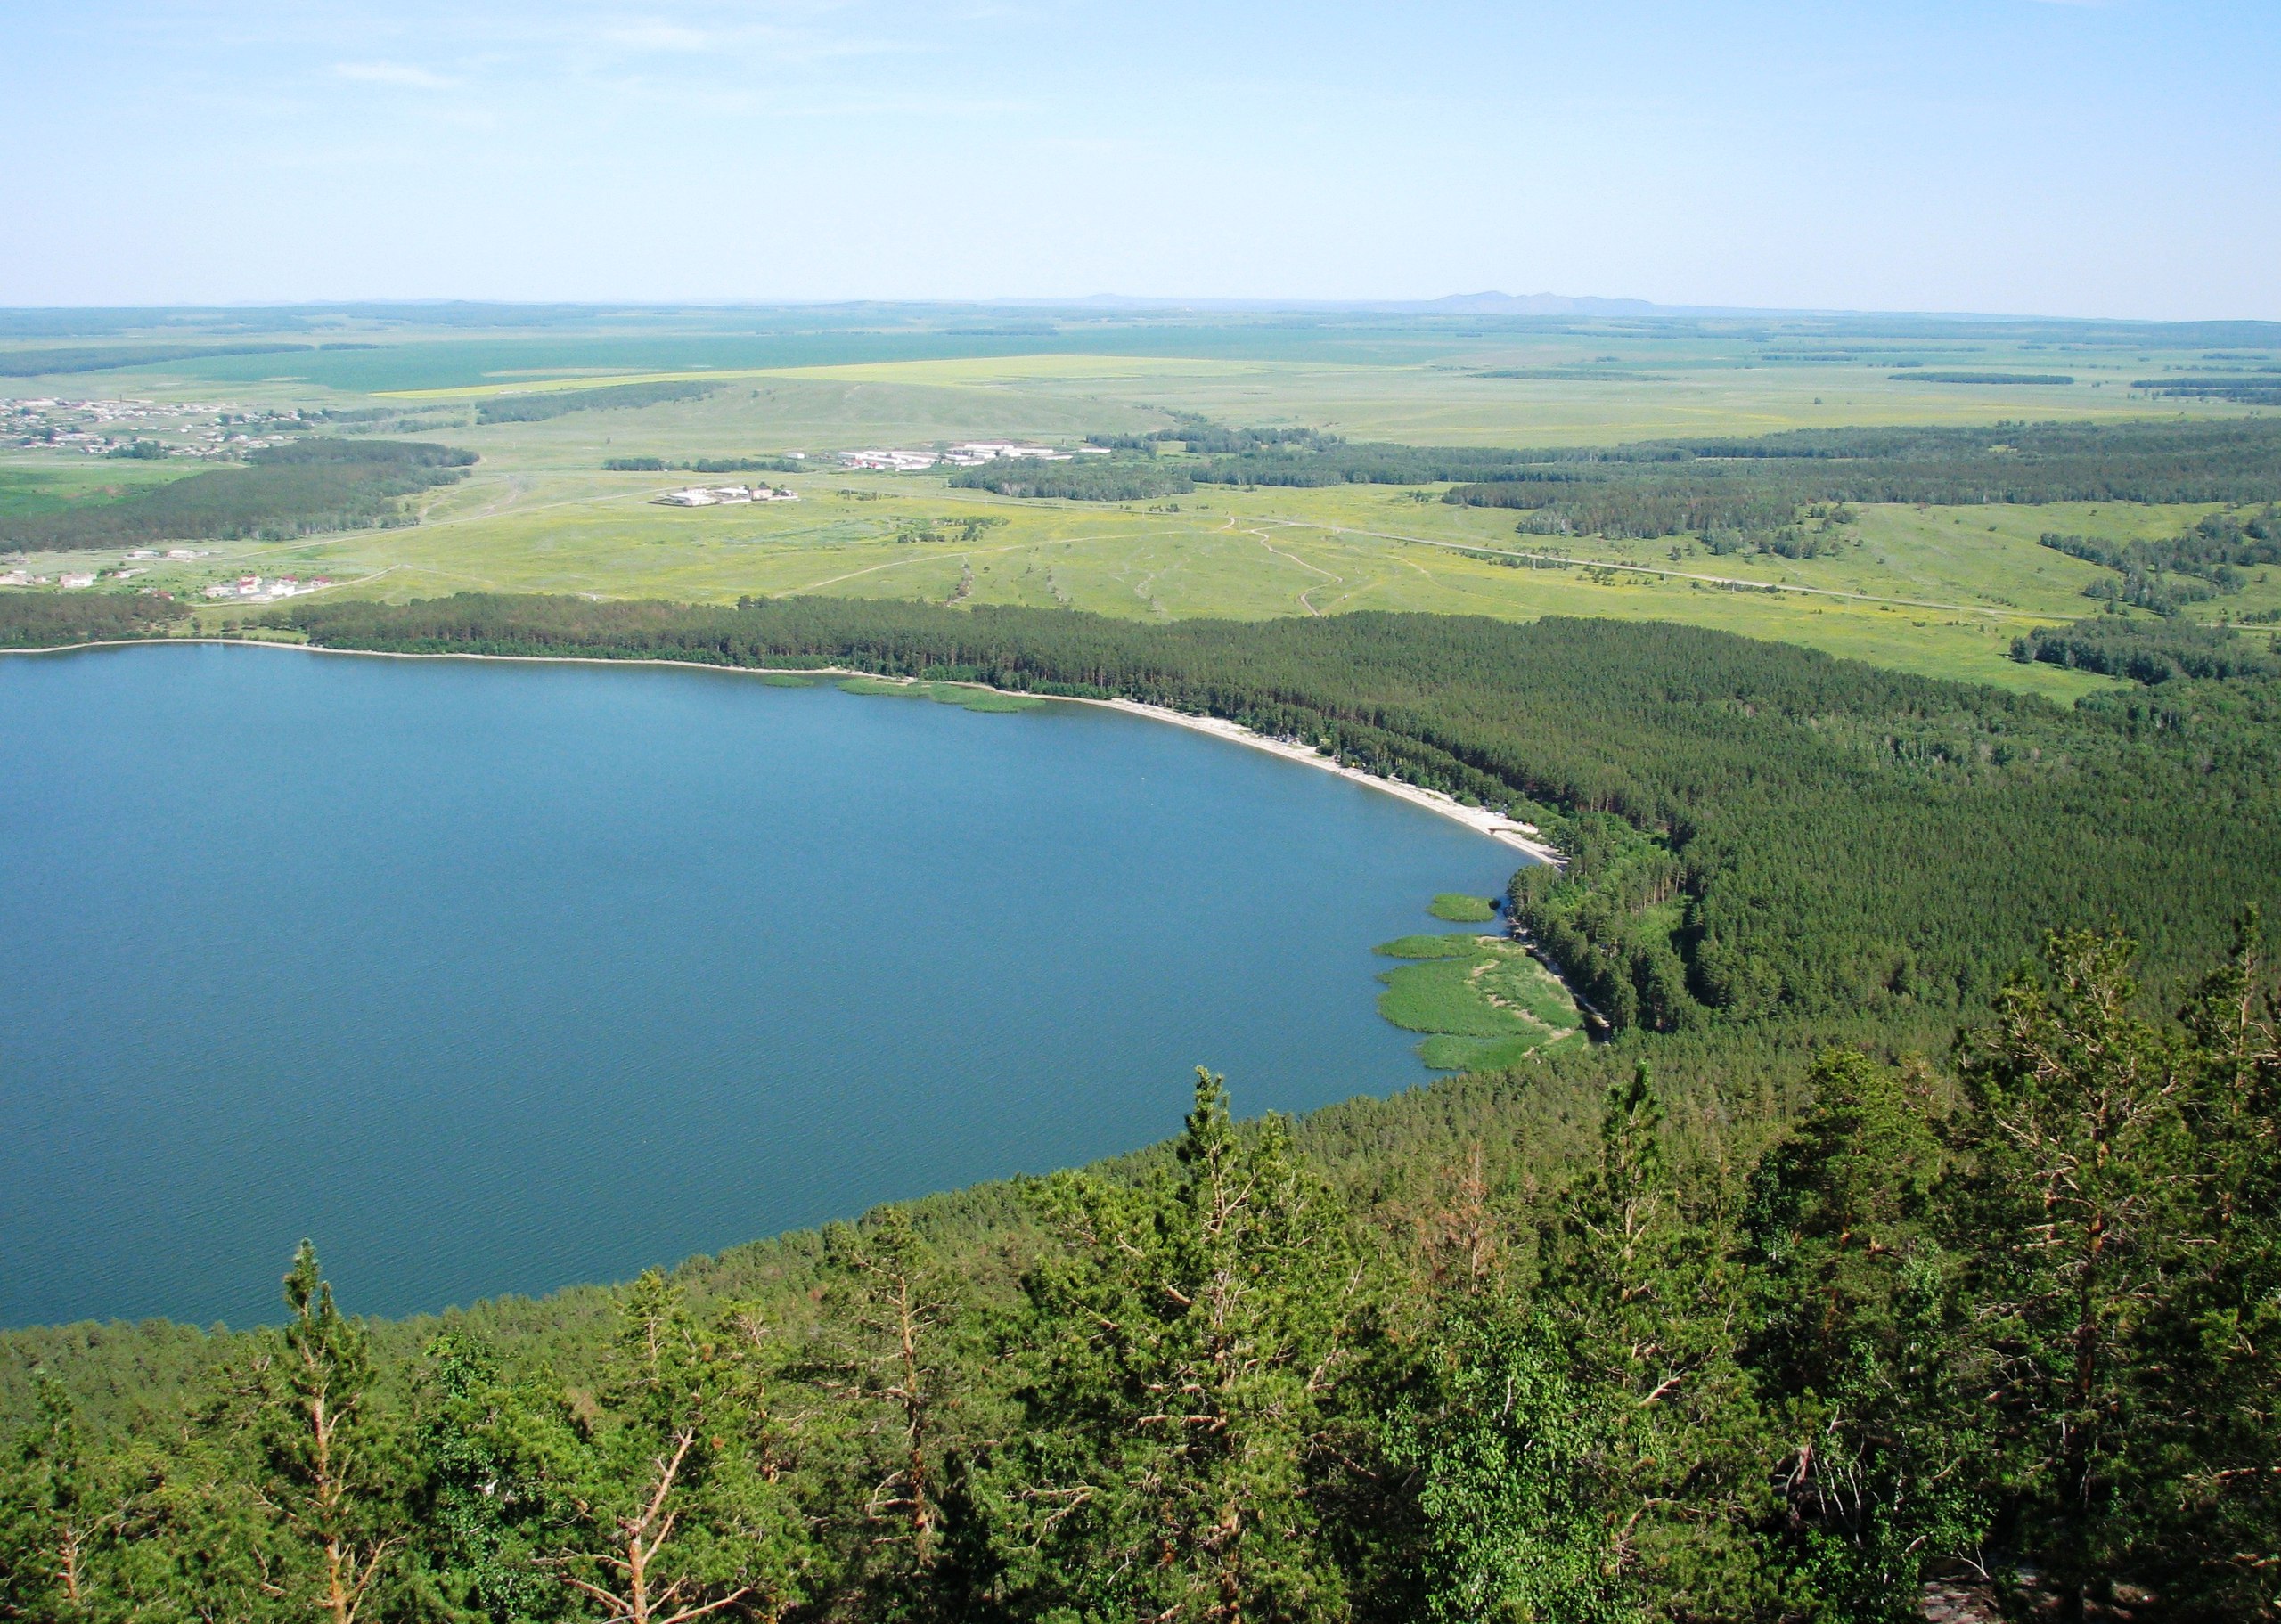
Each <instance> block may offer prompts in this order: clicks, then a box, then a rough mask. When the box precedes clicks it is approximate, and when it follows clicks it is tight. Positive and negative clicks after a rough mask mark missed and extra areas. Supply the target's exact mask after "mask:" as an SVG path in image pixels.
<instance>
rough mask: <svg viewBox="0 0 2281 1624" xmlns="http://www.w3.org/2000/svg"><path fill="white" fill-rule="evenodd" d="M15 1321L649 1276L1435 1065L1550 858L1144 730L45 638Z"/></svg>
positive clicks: (377, 1303) (5, 810) (14, 909)
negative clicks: (1454, 979) (1414, 964)
mask: <svg viewBox="0 0 2281 1624" xmlns="http://www.w3.org/2000/svg"><path fill="white" fill-rule="evenodd" d="M0 831H4V839H5V847H4V859H0V861H4V863H5V878H4V882H0V1325H10V1326H15V1325H24V1324H32V1323H42V1322H53V1321H58V1320H64V1319H75V1318H138V1317H142V1316H147V1315H165V1316H168V1317H170V1318H179V1319H189V1320H195V1321H200V1322H209V1321H213V1320H217V1319H219V1320H226V1321H228V1322H230V1323H232V1324H245V1323H251V1322H255V1321H259V1320H270V1319H274V1318H276V1317H277V1315H278V1312H279V1309H278V1305H277V1294H276V1282H277V1278H278V1276H279V1275H280V1274H281V1273H282V1269H283V1268H284V1265H285V1263H286V1261H288V1257H289V1255H290V1252H291V1249H292V1246H293V1245H294V1243H295V1242H296V1241H297V1240H298V1239H299V1238H300V1237H301V1236H304V1235H307V1236H312V1237H313V1238H315V1240H316V1242H317V1244H318V1246H319V1248H320V1251H321V1253H322V1254H323V1258H324V1261H325V1264H326V1268H327V1269H328V1272H329V1273H331V1275H332V1276H333V1277H334V1278H335V1280H336V1282H337V1284H338V1286H339V1291H340V1293H341V1296H342V1299H343V1302H344V1303H345V1304H346V1305H347V1307H349V1308H350V1309H352V1310H358V1311H364V1312H372V1313H388V1314H397V1313H405V1312H413V1311H418V1310H430V1309H438V1308H442V1307H444V1306H446V1304H449V1303H454V1302H469V1301H471V1300H473V1299H475V1298H477V1297H480V1296H489V1295H495V1294H497V1293H507V1292H522V1293H536V1292H543V1291H546V1290H550V1289H552V1288H554V1287H557V1286H560V1285H568V1284H571V1283H574V1282H576V1281H582V1280H604V1279H613V1278H620V1277H625V1276H626V1275H629V1274H631V1273H633V1272H634V1271H635V1270H638V1269H641V1268H642V1267H644V1266H646V1265H649V1264H651V1263H671V1262H674V1261H677V1260H679V1259H681V1258H683V1257H685V1256H688V1255H691V1254H692V1253H703V1252H712V1251H717V1250H719V1249H721V1248H723V1247H725V1246H729V1245H735V1244H736V1243H738V1242H740V1241H745V1240H749V1239H753V1238H756V1237H757V1236H764V1235H767V1234H771V1233H774V1232H776V1231H779V1230H782V1229H785V1228H794V1227H798V1226H801V1225H805V1224H811V1223H815V1222H819V1221H821V1220H825V1219H828V1218H832V1217H839V1216H853V1215H854V1214H856V1213H858V1212H862V1211H863V1209H864V1208H865V1207H867V1206H869V1205H871V1204H874V1203H877V1202H879V1201H884V1200H890V1199H895V1198H900V1197H906V1196H918V1195H921V1194H924V1193H926V1192H928V1191H930V1190H937V1189H944V1188H950V1187H955V1186H958V1185H962V1184H968V1183H971V1182H973V1181H975V1180H977V1179H990V1178H996V1177H1002V1176H1004V1175H1007V1174H1011V1173H1015V1172H1020V1171H1045V1170H1047V1169H1050V1168H1053V1167H1059V1166H1065V1165H1068V1164H1071V1163H1077V1162H1082V1161H1084V1160H1087V1159H1090V1158H1091V1157H1095V1156H1100V1155H1108V1154H1111V1153H1114V1152H1117V1151H1121V1150H1125V1149H1129V1148H1132V1147H1136V1146H1139V1145H1142V1144H1146V1143H1148V1142H1149V1141H1150V1140H1153V1139H1157V1138H1163V1137H1165V1135H1167V1134H1170V1133H1172V1132H1173V1131H1175V1130H1177V1129H1178V1126H1179V1122H1180V1117H1181V1112H1182V1110H1183V1109H1184V1108H1185V1106H1186V1103H1187V1098H1188V1094H1189V1090H1190V1081H1191V1077H1192V1070H1191V1068H1193V1067H1194V1066H1195V1065H1210V1066H1212V1067H1213V1068H1214V1070H1218V1071H1222V1072H1224V1073H1226V1074H1227V1077H1228V1081H1229V1086H1230V1089H1231V1090H1232V1092H1233V1094H1234V1097H1235V1101H1236V1106H1237V1108H1238V1110H1239V1112H1241V1113H1243V1114H1252V1113H1255V1112H1259V1111H1263V1110H1271V1109H1272V1110H1282V1111H1304V1110H1307V1109H1310V1108H1312V1107H1313V1106H1320V1105H1324V1104H1328V1103H1329V1102H1331V1101H1334V1100H1337V1099H1343V1098H1347V1097H1349V1096H1351V1095H1353V1094H1357V1093H1380V1094H1382V1093H1386V1092H1390V1091H1392V1090H1394V1089H1400V1088H1402V1087H1406V1086H1409V1085H1410V1084H1412V1083H1416V1082H1419V1081H1424V1080H1425V1078H1426V1075H1427V1073H1425V1072H1424V1071H1423V1069H1422V1068H1421V1066H1420V1065H1419V1064H1418V1060H1417V1058H1416V1057H1415V1055H1414V1053H1413V1045H1414V1044H1415V1042H1416V1039H1415V1038H1414V1037H1413V1036H1412V1035H1411V1034H1409V1033H1406V1032H1399V1031H1397V1030H1395V1029H1394V1028H1393V1027H1392V1026H1389V1025H1387V1024H1386V1023H1385V1022H1384V1021H1382V1020H1380V1019H1379V1018H1378V1015H1377V1013H1376V1011H1375V1006H1374V1001H1373V999H1374V994H1375V993H1376V992H1377V991H1378V983H1376V982H1375V981H1374V980H1373V979H1372V978H1373V975H1374V974H1375V973H1376V972H1377V971H1378V970H1379V969H1381V968H1383V967H1384V966H1383V964H1382V963H1379V962H1378V961H1376V960H1374V959H1372V957H1371V954H1370V948H1371V946H1372V945H1373V944H1374V943H1378V942H1381V941H1384V940H1386V938H1388V937H1390V936H1394V935H1399V934H1404V933H1406V932H1410V931H1415V930H1421V929H1432V928H1435V926H1434V925H1433V923H1432V921H1430V920H1429V919H1427V917H1426V914H1425V911H1424V910H1425V906H1426V903H1427V902H1428V900H1429V899H1430V898H1431V897H1432V896H1433V895H1434V894H1435V893H1436V892H1447V891H1468V892H1473V893H1476V894H1489V893H1491V892H1493V891H1495V890H1498V889H1500V888H1501V886H1502V885H1503V884H1504V882H1505V879H1506V878H1507V877H1508V875H1509V874H1510V872H1511V871H1512V869H1513V868H1514V867H1515V866H1516V865H1517V862H1518V861H1521V860H1520V859H1519V858H1518V857H1517V854H1516V853H1513V852H1511V851H1510V850H1508V849H1506V848H1503V847H1500V845H1497V844H1496V843H1494V842H1492V841H1491V840H1489V839H1487V838H1485V837H1484V836H1479V835H1476V834H1475V833H1472V832H1470V831H1468V830H1467V829H1465V828H1461V827H1459V826H1458V825H1456V824H1453V823H1451V822H1448V821H1446V820H1443V819H1440V818H1437V817H1435V816H1434V815H1433V814H1431V813H1429V812H1425V811H1423V810H1421V809H1419V808H1417V807H1414V806H1411V805H1409V804H1404V803H1403V802H1402V801H1399V800H1397V799H1394V798H1393V797H1391V796H1386V795H1383V794H1379V793H1378V792H1375V791H1373V790H1370V789H1369V788H1363V787H1361V786H1359V785H1356V784H1353V783H1349V782H1345V781H1344V780H1342V779H1338V778H1337V777H1334V776H1332V775H1330V774H1328V773H1324V772H1320V771H1311V770H1309V769H1308V768H1306V767H1304V766H1301V765H1298V764H1296V763H1290V762H1286V761H1282V760H1279V759H1277V758H1275V757H1273V756H1271V755H1265V754H1263V753H1261V752H1259V751H1255V750H1250V749H1247V748H1244V747H1241V746H1239V745H1235V744H1231V743H1228V742H1226V741H1223V740H1220V739H1212V738H1208V737H1203V736H1199V735H1198V734H1195V733H1193V732H1190V731H1186V730H1181V729H1177V728H1173V727H1169V726H1165V725H1163V724H1160V723H1157V722H1149V721H1146V720H1142V719H1139V718H1135V717H1132V716H1127V715H1123V714H1116V713H1115V712H1112V711H1108V710H1105V709H1102V708H1100V707H1091V706H1062V705H1051V706H1042V707H1040V708H1038V709H1035V710H1031V711H1027V712H1024V713H1021V714H999V715H993V714H970V713H969V712H966V711H963V710H961V709H958V708H956V707H953V706H946V705H936V704H929V703H926V702H923V701H917V700H909V699H895V698H858V697H854V696H850V695H846V694H842V693H839V692H837V691H836V690H832V689H830V688H829V687H819V688H814V689H805V690H804V689H785V688H775V687H769V686H765V685H764V683H763V682H761V681H758V680H756V678H754V677H752V676H749V675H743V674H738V673H722V672H708V671H700V670H672V669H658V668H654V667H646V668H645V667H625V668H610V667H608V666H595V665H545V664H536V663H534V664H511V663H500V662H462V661H401V660H382V659H356V658H347V657H320V656H312V655H308V654H306V653H302V652H298V651H292V650H286V649H252V648H228V647H211V646H184V647H156V646H154V647H144V648H126V649H95V650H89V651H86V652H79V653H71V654H64V655H55V656H44V657H36V658H9V659H5V660H0Z"/></svg>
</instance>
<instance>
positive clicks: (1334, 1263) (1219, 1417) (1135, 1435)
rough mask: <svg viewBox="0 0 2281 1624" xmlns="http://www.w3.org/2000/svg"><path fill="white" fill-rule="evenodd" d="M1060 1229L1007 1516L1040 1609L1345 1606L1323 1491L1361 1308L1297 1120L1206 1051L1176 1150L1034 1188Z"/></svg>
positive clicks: (1007, 1470) (1017, 1599) (1014, 1551)
mask: <svg viewBox="0 0 2281 1624" xmlns="http://www.w3.org/2000/svg"><path fill="white" fill-rule="evenodd" d="M1037 1200H1038V1205H1039V1208H1040V1211H1041V1212H1042V1216H1043V1217H1044V1218H1045V1219H1046V1220H1047V1221H1048V1222H1049V1224H1050V1225H1051V1228H1052V1229H1053V1230H1054V1232H1055V1233H1056V1235H1057V1236H1058V1237H1059V1242H1060V1246H1059V1250H1058V1251H1057V1252H1056V1253H1053V1254H1051V1255H1050V1256H1049V1257H1048V1258H1047V1259H1046V1260H1045V1261H1042V1263H1040V1264H1039V1265H1038V1267H1037V1268H1036V1269H1034V1271H1033V1272H1032V1273H1031V1275H1030V1276H1029V1277H1028V1279H1027V1280H1026V1295H1027V1300H1028V1310H1029V1319H1028V1331H1027V1340H1028V1347H1027V1349H1026V1358H1025V1361H1024V1362H1025V1366H1026V1371H1025V1375H1026V1380H1025V1382H1024V1383H1023V1386H1022V1388H1021V1391H1020V1397H1021V1399H1022V1401H1023V1403H1024V1407H1025V1410H1026V1420H1027V1424H1028V1425H1027V1430H1026V1436H1025V1437H1024V1438H1023V1439H1022V1440H1020V1441H1019V1442H1018V1444H1017V1446H1016V1447H1015V1448H1013V1449H1010V1450H1009V1451H1008V1452H1007V1455H1006V1457H1005V1458H1004V1460H1002V1462H1001V1463H1000V1470H999V1473H998V1474H997V1480H996V1494H995V1497H994V1505H993V1513H994V1515H995V1517H996V1520H997V1522H998V1525H999V1534H1000V1537H999V1539H998V1541H997V1544H998V1548H999V1550H1000V1552H1001V1554H1002V1557H1003V1558H1004V1560H1005V1561H1006V1562H1007V1563H1008V1574H1007V1579H1006V1585H1007V1587H1008V1590H1009V1592H1010V1595H1011V1597H1012V1598H1013V1600H1014V1604H1015V1605H1016V1606H1017V1608H1018V1610H1019V1611H1021V1612H1050V1611H1051V1609H1053V1608H1054V1607H1056V1606H1067V1607H1071V1608H1075V1609H1076V1610H1077V1611H1078V1612H1083V1613H1087V1614H1098V1615H1100V1616H1102V1617H1118V1618H1147V1619H1161V1620H1168V1621H1169V1620H1224V1621H1225V1624H1240V1621H1242V1620H1255V1621H1259V1624H1265V1621H1267V1620H1285V1619H1288V1620H1300V1619H1306V1620H1336V1619H1337V1618H1339V1617H1341V1616H1343V1615H1344V1614H1345V1612H1346V1611H1347V1606H1348V1603H1347V1598H1346V1595H1345V1588H1344V1585H1343V1581H1342V1579H1341V1576H1340V1574H1339V1572H1338V1571H1337V1567H1336V1565H1335V1563H1333V1562H1332V1561H1331V1560H1330V1558H1329V1553H1328V1543H1327V1541H1326V1540H1325V1539H1324V1538H1322V1534H1321V1530H1320V1524H1319V1521H1318V1507H1317V1502H1316V1500H1315V1498H1313V1497H1312V1495H1311V1493H1310V1486H1311V1485H1310V1480H1311V1476H1312V1474H1313V1473H1316V1472H1318V1471H1319V1470H1321V1469H1323V1468H1324V1467H1325V1466H1326V1465H1328V1462H1327V1460H1326V1456H1327V1444H1328V1440H1329V1437H1330V1436H1331V1435H1332V1434H1333V1433H1334V1432H1336V1431H1337V1427H1338V1425H1339V1423H1340V1416H1339V1414H1338V1410H1337V1405H1338V1402H1339V1400H1340V1398H1341V1391H1340V1390H1341V1384H1342V1382H1343V1380H1344V1378H1345V1375H1346V1372H1347V1370H1348V1367H1349V1366H1350V1364H1351V1362H1352V1359H1353V1341H1354V1338H1355V1336H1356V1334H1357V1332H1358V1331H1359V1330H1360V1329H1361V1326H1360V1324H1359V1321H1360V1318H1361V1298H1362V1292H1361V1287H1362V1285H1363V1274H1362V1268H1361V1261H1360V1260H1359V1258H1358V1257H1357V1255H1356V1253H1355V1249H1354V1246H1353V1239H1352V1236H1351V1235H1350V1233H1349V1229H1348V1220H1347V1218H1346V1215H1345V1212H1344V1210H1343V1208H1342V1207H1341V1206H1340V1205H1339V1204H1338V1203H1337V1200H1336V1198H1335V1197H1334V1196H1332V1195H1331V1193H1330V1192H1329V1189H1328V1188H1326V1187H1324V1186H1323V1185H1322V1184H1321V1182H1320V1180H1319V1179H1317V1178H1315V1177H1314V1176H1312V1174H1310V1173H1309V1172H1308V1171H1306V1170H1305V1168H1304V1166H1303V1164H1302V1163H1300V1161H1299V1159H1298V1158H1297V1157H1296V1155H1295V1154H1294V1153H1293V1151H1292V1149H1291V1147H1290V1142H1289V1138H1288V1133H1287V1131H1286V1130H1285V1128H1284V1126H1283V1124H1282V1122H1280V1121H1279V1120H1278V1119H1276V1118H1272V1117H1271V1118H1269V1119H1267V1120H1266V1121H1265V1122H1263V1123H1261V1124H1259V1125H1258V1126H1257V1127H1256V1128H1255V1129H1253V1130H1239V1129H1238V1128H1237V1127H1236V1126H1235V1124H1234V1123H1233V1122H1231V1121H1230V1117H1229V1112H1228V1098H1227V1091H1226V1089H1225V1088H1224V1087H1223V1086H1222V1081H1221V1079H1220V1078H1218V1077H1216V1076H1214V1075H1212V1074H1211V1073H1208V1072H1205V1071H1201V1070H1199V1071H1198V1073H1197V1084H1196V1101H1195V1107H1194V1109H1193V1110H1192V1111H1191V1112H1190V1114H1189V1116H1188V1119H1187V1126H1186V1130H1185V1132H1184V1133H1183V1134H1182V1135H1181V1139H1180V1141H1179V1143H1178V1145H1177V1147H1176V1149H1175V1153H1174V1156H1173V1162H1172V1165H1170V1166H1169V1167H1159V1168H1158V1169H1157V1171H1155V1172H1154V1173H1153V1174H1152V1175H1151V1176H1150V1177H1149V1178H1148V1179H1146V1180H1144V1181H1143V1182H1141V1183H1140V1184H1138V1185H1124V1184H1118V1183H1112V1182H1110V1181H1108V1180H1106V1179H1096V1178H1089V1177H1085V1176H1083V1175H1073V1174H1064V1175H1058V1176H1056V1177H1055V1178H1053V1179H1049V1180H1047V1181H1046V1182H1045V1183H1044V1184H1043V1185H1042V1187H1040V1188H1039V1189H1038V1192H1037Z"/></svg>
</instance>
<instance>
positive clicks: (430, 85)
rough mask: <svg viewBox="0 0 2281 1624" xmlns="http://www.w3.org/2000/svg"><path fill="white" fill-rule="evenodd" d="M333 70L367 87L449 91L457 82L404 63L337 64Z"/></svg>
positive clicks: (342, 76)
mask: <svg viewBox="0 0 2281 1624" xmlns="http://www.w3.org/2000/svg"><path fill="white" fill-rule="evenodd" d="M332 70H333V71H334V72H335V73H337V74H339V76H340V77H341V78H344V79H356V80H360V81H361V82H363V83H364V84H367V85H401V86H405V87H406V88H407V89H412V90H449V89H451V88H452V86H453V85H454V83H456V81H454V80H452V79H447V78H444V76H443V75H441V74H439V73H430V72H429V71H428V69H425V68H413V67H408V66H406V65H405V63H403V62H335V63H334V64H333V68H332Z"/></svg>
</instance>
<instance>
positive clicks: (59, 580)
mask: <svg viewBox="0 0 2281 1624" xmlns="http://www.w3.org/2000/svg"><path fill="white" fill-rule="evenodd" d="M94 583H95V572H94V570H92V569H75V570H66V571H65V572H64V573H63V574H61V575H58V576H56V577H55V584H56V585H58V586H60V587H61V588H63V590H64V591H66V592H74V591H77V590H78V588H80V587H83V586H93V585H94Z"/></svg>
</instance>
